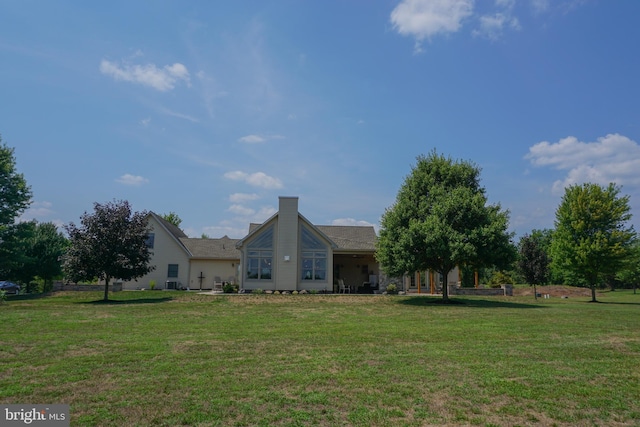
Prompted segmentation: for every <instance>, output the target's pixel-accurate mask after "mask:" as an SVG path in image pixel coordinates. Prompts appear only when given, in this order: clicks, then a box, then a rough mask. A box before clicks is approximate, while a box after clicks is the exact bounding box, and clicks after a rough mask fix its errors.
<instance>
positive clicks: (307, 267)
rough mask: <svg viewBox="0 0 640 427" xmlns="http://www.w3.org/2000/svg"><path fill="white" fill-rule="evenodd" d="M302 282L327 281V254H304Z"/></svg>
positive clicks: (324, 252)
mask: <svg viewBox="0 0 640 427" xmlns="http://www.w3.org/2000/svg"><path fill="white" fill-rule="evenodd" d="M302 280H321V281H326V280H327V252H326V251H323V252H302Z"/></svg>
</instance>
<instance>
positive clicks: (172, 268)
mask: <svg viewBox="0 0 640 427" xmlns="http://www.w3.org/2000/svg"><path fill="white" fill-rule="evenodd" d="M167 277H178V264H169V268H168V269H167Z"/></svg>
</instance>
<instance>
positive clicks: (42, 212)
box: [19, 202, 53, 221]
mask: <svg viewBox="0 0 640 427" xmlns="http://www.w3.org/2000/svg"><path fill="white" fill-rule="evenodd" d="M52 207H53V204H52V203H51V202H33V203H32V204H31V206H29V208H28V209H27V210H25V211H24V213H23V214H22V215H21V216H20V219H19V220H20V221H30V220H32V219H36V218H43V217H47V216H49V215H51V214H53V209H51V208H52Z"/></svg>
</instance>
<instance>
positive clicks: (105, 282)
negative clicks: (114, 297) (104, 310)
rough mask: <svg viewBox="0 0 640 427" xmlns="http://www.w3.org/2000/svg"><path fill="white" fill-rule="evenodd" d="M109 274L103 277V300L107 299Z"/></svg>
mask: <svg viewBox="0 0 640 427" xmlns="http://www.w3.org/2000/svg"><path fill="white" fill-rule="evenodd" d="M109 279H110V277H109V276H105V277H104V301H109Z"/></svg>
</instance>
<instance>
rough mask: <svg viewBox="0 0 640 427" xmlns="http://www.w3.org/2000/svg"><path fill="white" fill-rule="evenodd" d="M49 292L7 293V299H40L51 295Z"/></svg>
mask: <svg viewBox="0 0 640 427" xmlns="http://www.w3.org/2000/svg"><path fill="white" fill-rule="evenodd" d="M52 295H53V293H51V292H40V293H33V294H18V295H7V301H28V300H33V299H40V298H46V297H50V296H52Z"/></svg>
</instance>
